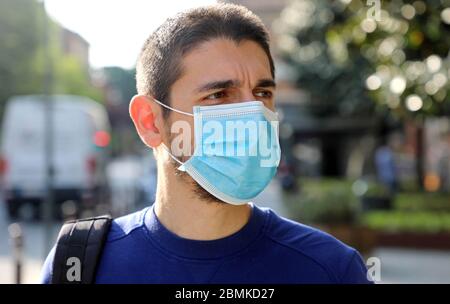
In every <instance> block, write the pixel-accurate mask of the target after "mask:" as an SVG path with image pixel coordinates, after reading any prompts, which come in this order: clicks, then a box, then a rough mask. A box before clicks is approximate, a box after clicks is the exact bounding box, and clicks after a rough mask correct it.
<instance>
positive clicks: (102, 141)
mask: <svg viewBox="0 0 450 304" xmlns="http://www.w3.org/2000/svg"><path fill="white" fill-rule="evenodd" d="M110 141H111V136H110V135H109V133H108V132H106V131H97V132H95V134H94V143H95V145H96V146H99V147H106V146H108V145H109V142H110Z"/></svg>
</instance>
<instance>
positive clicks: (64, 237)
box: [51, 215, 111, 284]
mask: <svg viewBox="0 0 450 304" xmlns="http://www.w3.org/2000/svg"><path fill="white" fill-rule="evenodd" d="M110 226H111V217H110V216H109V215H103V216H98V217H93V218H87V219H81V220H75V221H70V222H66V223H65V224H64V225H63V227H62V228H61V231H60V232H59V235H58V240H57V242H56V250H55V257H54V260H53V273H52V278H51V282H52V284H92V283H94V282H95V275H96V271H97V264H98V262H99V260H100V257H101V254H102V250H103V246H104V244H105V241H106V237H107V235H108V231H109V228H110ZM77 271H78V273H77ZM80 271H81V273H80ZM77 274H78V275H79V276H77ZM80 279H81V280H80Z"/></svg>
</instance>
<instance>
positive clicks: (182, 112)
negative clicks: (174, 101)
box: [152, 98, 194, 116]
mask: <svg viewBox="0 0 450 304" xmlns="http://www.w3.org/2000/svg"><path fill="white" fill-rule="evenodd" d="M152 99H153V100H154V101H155V102H156V103H157V104H159V105H160V106H162V107H164V108H166V109H169V110H172V111H174V112H177V113H180V114H184V115H189V116H194V114H192V113H188V112H184V111H181V110H177V109H174V108H172V107H169V106H168V105H165V104H163V103H162V102H161V101H159V100H157V99H155V98H152Z"/></svg>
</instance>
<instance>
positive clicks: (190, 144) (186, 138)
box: [166, 113, 195, 155]
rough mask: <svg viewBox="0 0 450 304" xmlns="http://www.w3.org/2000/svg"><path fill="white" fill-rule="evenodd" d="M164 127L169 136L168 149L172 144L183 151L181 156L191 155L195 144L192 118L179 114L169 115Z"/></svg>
mask: <svg viewBox="0 0 450 304" xmlns="http://www.w3.org/2000/svg"><path fill="white" fill-rule="evenodd" d="M166 126H167V128H166V130H167V132H168V134H169V136H168V138H169V143H168V144H169V147H171V146H172V144H174V145H175V146H176V147H177V148H179V149H181V150H182V151H183V152H182V154H184V155H186V154H187V155H192V153H193V152H194V144H195V138H194V133H195V132H194V118H193V117H187V116H185V115H182V114H179V113H171V115H170V116H169V120H168V123H167V125H166Z"/></svg>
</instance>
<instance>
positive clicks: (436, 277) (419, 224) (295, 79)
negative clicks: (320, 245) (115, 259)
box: [0, 0, 450, 283]
mask: <svg viewBox="0 0 450 304" xmlns="http://www.w3.org/2000/svg"><path fill="white" fill-rule="evenodd" d="M213 2H215V1H212V0H192V1H181V0H178V1H177V0H166V1H164V4H162V3H158V4H157V5H155V4H154V1H144V0H141V1H140V0H128V1H124V0H117V1H106V0H90V1H87V0H46V1H42V0H41V1H38V0H0V114H1V121H0V139H1V142H0V187H1V195H0V283H15V282H21V283H33V282H37V281H38V280H39V272H40V267H41V265H42V262H43V260H44V258H45V256H46V255H47V253H48V251H49V249H50V246H52V244H53V243H54V241H55V238H56V235H57V233H58V230H59V228H60V225H61V223H62V221H63V220H66V219H71V218H76V217H87V216H91V215H98V214H103V213H112V214H113V215H114V216H120V215H123V214H126V213H129V212H132V211H135V210H138V209H140V208H143V207H145V206H148V205H151V204H152V203H153V200H154V195H155V187H156V165H155V161H154V158H153V156H152V151H151V150H150V149H148V148H146V147H145V146H144V145H143V144H142V143H141V142H140V140H139V138H138V136H137V134H136V132H135V130H134V127H133V125H132V122H131V120H130V118H129V115H128V103H129V101H130V98H131V97H132V96H133V95H134V94H135V92H136V89H135V79H134V75H135V71H134V63H135V60H136V58H137V55H138V53H139V50H140V47H141V46H142V44H143V42H144V40H145V39H146V37H147V36H148V35H149V34H150V33H151V32H152V30H154V29H155V28H156V27H157V26H158V25H159V24H160V23H162V22H163V21H164V20H165V19H166V18H167V17H169V16H171V15H173V14H175V13H176V12H178V11H180V10H183V9H186V8H190V7H195V6H199V5H204V4H209V3H213ZM224 2H232V3H237V4H242V5H244V6H246V7H248V8H249V9H251V10H252V11H253V12H255V13H256V14H257V15H259V16H260V17H261V18H262V20H263V22H264V23H265V24H266V26H267V27H268V29H269V31H270V33H271V37H272V49H273V53H274V57H275V62H276V68H277V71H276V80H277V84H278V90H277V94H276V99H277V110H278V112H279V113H280V117H281V125H280V140H281V144H282V151H283V156H282V163H281V165H280V168H279V170H278V174H277V177H276V179H274V181H273V182H272V183H271V184H270V185H269V187H268V188H267V189H266V190H265V191H264V192H263V193H262V194H261V195H260V196H259V197H258V198H257V199H256V203H257V204H259V205H260V206H267V207H270V208H272V209H274V210H275V211H277V212H278V213H279V214H281V215H283V216H285V217H287V218H290V219H293V220H295V221H299V222H301V223H305V224H308V225H311V226H314V227H318V228H320V229H323V230H325V231H327V232H328V233H330V234H332V235H334V236H336V237H337V238H338V239H340V240H341V241H343V242H345V243H347V244H349V245H351V246H353V247H355V248H356V249H358V250H359V251H360V252H361V253H362V254H363V256H364V258H365V259H368V258H370V257H376V258H378V259H379V261H380V262H381V273H380V274H381V283H450V81H449V78H450V57H449V56H450V53H449V46H450V0H429V1H421V0H416V1H402V0H392V1H377V0H368V1H359V0H334V1H332V0H277V1H270V0H242V1H238V0H237V1H224ZM369 266H370V265H369Z"/></svg>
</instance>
